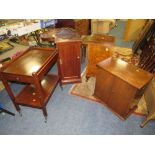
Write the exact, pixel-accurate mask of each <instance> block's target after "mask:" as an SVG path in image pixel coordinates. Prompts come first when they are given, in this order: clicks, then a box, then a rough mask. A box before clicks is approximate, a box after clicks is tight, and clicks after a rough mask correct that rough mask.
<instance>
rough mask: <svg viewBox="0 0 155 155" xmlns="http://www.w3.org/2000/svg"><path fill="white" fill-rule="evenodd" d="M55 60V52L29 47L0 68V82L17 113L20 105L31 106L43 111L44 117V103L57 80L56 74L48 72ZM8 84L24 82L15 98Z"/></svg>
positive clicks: (56, 53)
mask: <svg viewBox="0 0 155 155" xmlns="http://www.w3.org/2000/svg"><path fill="white" fill-rule="evenodd" d="M57 58H58V52H56V49H52V48H40V47H32V48H29V49H28V50H26V51H25V52H24V53H23V54H21V55H19V56H18V57H17V58H15V59H13V60H12V61H10V62H9V63H7V64H5V65H4V66H3V67H2V69H1V70H0V76H1V79H2V82H3V84H4V86H5V88H6V90H7V92H8V94H9V96H10V98H11V99H12V101H13V103H14V106H15V108H16V110H17V111H19V112H20V107H19V105H24V106H30V107H34V108H40V109H42V111H43V114H44V116H45V118H46V117H47V111H46V103H47V101H48V99H49V97H50V95H51V94H52V93H53V91H54V89H55V87H56V86H57V84H58V81H59V77H58V76H57V75H53V74H47V72H48V71H49V69H50V68H51V67H52V66H53V65H54V64H55V63H56V61H57ZM9 81H17V82H19V83H20V82H24V83H25V84H26V86H25V87H24V88H23V90H22V91H20V92H19V94H17V95H16V96H15V95H14V93H13V91H12V89H11V87H10V85H9V83H8V82H9Z"/></svg>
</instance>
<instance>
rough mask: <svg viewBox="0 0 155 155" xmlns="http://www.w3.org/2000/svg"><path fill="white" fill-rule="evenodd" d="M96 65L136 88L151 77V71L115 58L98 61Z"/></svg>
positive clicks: (140, 86)
mask: <svg viewBox="0 0 155 155" xmlns="http://www.w3.org/2000/svg"><path fill="white" fill-rule="evenodd" d="M97 66H98V67H100V68H102V69H104V70H106V71H108V72H110V73H112V74H113V75H115V76H117V77H119V78H120V79H122V80H124V81H126V82H127V83H129V84H130V85H132V86H134V87H136V88H138V89H140V88H142V87H143V86H144V85H145V84H147V83H148V82H149V81H150V80H151V79H152V78H153V75H152V74H151V73H149V72H147V71H144V70H142V69H140V68H138V67H136V66H134V65H132V64H129V63H127V62H125V61H123V60H121V59H117V58H112V57H110V58H108V59H106V60H104V61H101V62H99V63H98V64H97Z"/></svg>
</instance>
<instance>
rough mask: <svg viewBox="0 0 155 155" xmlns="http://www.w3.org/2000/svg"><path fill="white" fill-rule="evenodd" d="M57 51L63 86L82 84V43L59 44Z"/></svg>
mask: <svg viewBox="0 0 155 155" xmlns="http://www.w3.org/2000/svg"><path fill="white" fill-rule="evenodd" d="M57 49H58V51H59V58H58V70H59V76H60V82H61V84H67V83H76V82H81V75H80V73H81V71H80V70H81V69H80V68H81V67H80V66H81V53H80V52H81V41H70V42H59V43H57Z"/></svg>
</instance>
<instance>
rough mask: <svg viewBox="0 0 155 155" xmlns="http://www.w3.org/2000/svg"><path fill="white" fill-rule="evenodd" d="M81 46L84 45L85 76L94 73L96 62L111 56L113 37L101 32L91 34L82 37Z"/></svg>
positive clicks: (93, 74)
mask: <svg viewBox="0 0 155 155" xmlns="http://www.w3.org/2000/svg"><path fill="white" fill-rule="evenodd" d="M82 43H83V46H86V49H87V56H86V61H87V64H86V78H87V79H88V78H89V77H90V76H95V75H96V64H97V63H98V62H100V61H102V60H105V59H107V58H108V57H111V56H112V48H113V47H114V44H115V37H113V36H110V35H103V34H93V35H88V36H83V37H82Z"/></svg>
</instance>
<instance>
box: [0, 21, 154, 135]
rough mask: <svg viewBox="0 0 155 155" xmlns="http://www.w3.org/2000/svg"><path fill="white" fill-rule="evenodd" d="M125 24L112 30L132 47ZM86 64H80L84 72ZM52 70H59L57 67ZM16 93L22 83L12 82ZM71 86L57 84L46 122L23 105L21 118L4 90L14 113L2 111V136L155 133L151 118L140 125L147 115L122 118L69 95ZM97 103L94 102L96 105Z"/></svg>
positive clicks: (5, 100) (119, 42)
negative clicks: (12, 114) (144, 124)
mask: <svg viewBox="0 0 155 155" xmlns="http://www.w3.org/2000/svg"><path fill="white" fill-rule="evenodd" d="M124 26H125V23H124V22H123V21H118V26H117V27H116V28H114V29H113V30H112V31H111V32H110V33H111V34H112V35H114V36H116V45H117V46H122V47H128V48H131V47H132V44H133V42H123V41H122V37H123V31H124ZM85 66H86V65H85V63H83V64H81V68H82V71H83V70H84V68H85ZM51 72H53V73H56V72H57V67H56V66H54V67H53V68H52V69H51ZM11 86H12V88H13V90H14V91H15V92H16V93H17V92H18V91H19V89H20V88H21V86H19V85H17V84H13V83H12V84H11ZM71 87H72V85H66V86H64V89H63V90H61V88H60V87H59V86H58V87H57V88H56V90H55V91H54V93H53V95H52V97H51V98H50V100H49V102H48V104H47V112H48V120H47V123H45V122H44V117H43V114H42V111H41V110H38V109H33V108H29V107H23V106H21V110H22V114H23V116H22V117H21V116H20V115H19V114H18V113H17V112H16V111H15V109H14V107H13V104H12V101H11V100H10V98H9V96H8V94H7V92H6V91H5V90H3V91H1V92H0V102H1V103H3V104H4V105H5V107H6V108H7V109H8V110H10V111H12V112H14V113H15V114H16V115H15V116H14V117H12V116H9V115H7V114H5V115H2V114H0V134H1V135H8V134H10V135H23V134H24V135H38V134H41V135H109V134H110V135H118V134H119V135H124V134H125V135H137V134H138V135H143V134H145V135H146V134H148V135H153V134H155V122H154V121H150V122H149V123H148V124H147V125H146V126H145V127H144V128H140V127H139V125H140V123H141V122H142V121H143V119H144V117H140V116H136V115H131V116H130V117H129V118H128V119H127V120H126V121H122V120H120V119H119V118H117V117H116V116H115V115H114V114H113V113H111V112H110V111H109V110H108V109H107V108H105V107H104V106H103V105H101V104H96V103H95V102H94V101H90V100H85V99H82V98H80V97H77V96H74V95H70V94H69V93H68V92H69V90H70V88H71ZM94 103H95V104H94Z"/></svg>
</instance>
